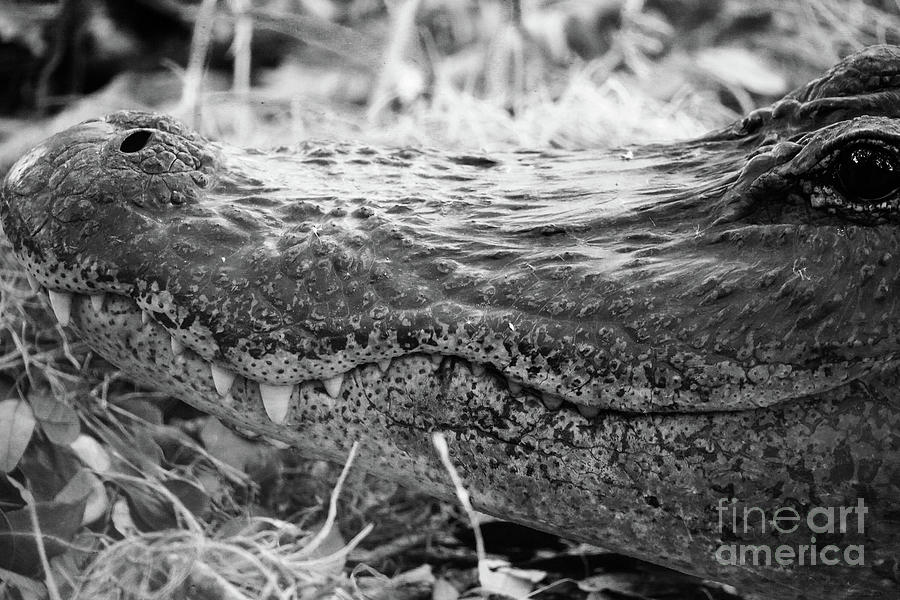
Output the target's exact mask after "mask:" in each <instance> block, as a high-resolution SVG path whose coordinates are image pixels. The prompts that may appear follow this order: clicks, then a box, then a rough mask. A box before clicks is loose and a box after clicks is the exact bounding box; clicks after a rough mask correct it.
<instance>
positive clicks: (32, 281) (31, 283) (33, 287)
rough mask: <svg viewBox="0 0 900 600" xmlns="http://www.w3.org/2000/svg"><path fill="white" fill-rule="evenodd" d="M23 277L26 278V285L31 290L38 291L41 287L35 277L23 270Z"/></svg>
mask: <svg viewBox="0 0 900 600" xmlns="http://www.w3.org/2000/svg"><path fill="white" fill-rule="evenodd" d="M25 279H27V280H28V287H30V288H31V291H32V292H38V291H40V289H41V284H39V283H38V282H37V279H35V278H34V275H32V274H31V273H29V272H28V271H25Z"/></svg>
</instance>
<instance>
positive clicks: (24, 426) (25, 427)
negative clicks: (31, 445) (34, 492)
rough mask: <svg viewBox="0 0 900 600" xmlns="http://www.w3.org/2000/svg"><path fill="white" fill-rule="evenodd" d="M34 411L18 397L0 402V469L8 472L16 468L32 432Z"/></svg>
mask: <svg viewBox="0 0 900 600" xmlns="http://www.w3.org/2000/svg"><path fill="white" fill-rule="evenodd" d="M34 426H35V420H34V413H32V412H31V407H30V406H29V405H28V403H27V402H25V401H24V400H22V399H21V398H20V399H14V400H3V401H2V402H0V470H2V471H3V472H4V473H8V472H10V471H12V470H13V469H15V468H16V465H17V464H19V459H21V458H22V454H24V453H25V448H27V447H28V442H29V441H31V436H32V434H33V433H34Z"/></svg>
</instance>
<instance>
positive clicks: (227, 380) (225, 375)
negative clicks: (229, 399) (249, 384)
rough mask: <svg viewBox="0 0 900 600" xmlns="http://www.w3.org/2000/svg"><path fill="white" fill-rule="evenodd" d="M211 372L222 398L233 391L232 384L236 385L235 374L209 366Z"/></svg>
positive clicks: (216, 366) (215, 366) (218, 367)
mask: <svg viewBox="0 0 900 600" xmlns="http://www.w3.org/2000/svg"><path fill="white" fill-rule="evenodd" d="M209 370H210V372H211V373H212V378H213V383H214V384H215V386H216V391H217V392H219V395H220V396H224V395H225V394H227V393H228V390H230V389H231V384H232V383H234V373H232V372H231V371H229V370H228V369H223V368H222V367H220V366H218V365H214V364H210V365H209Z"/></svg>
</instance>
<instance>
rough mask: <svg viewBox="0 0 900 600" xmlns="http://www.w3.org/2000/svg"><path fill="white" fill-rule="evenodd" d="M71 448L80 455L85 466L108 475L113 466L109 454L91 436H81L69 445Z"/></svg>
mask: <svg viewBox="0 0 900 600" xmlns="http://www.w3.org/2000/svg"><path fill="white" fill-rule="evenodd" d="M69 448H71V449H72V450H73V451H74V452H75V454H77V455H78V458H80V459H81V462H83V463H84V464H85V466H87V467H89V468H91V469H93V470H94V471H96V472H97V473H106V472H107V471H109V468H110V466H112V462H111V461H110V459H109V453H108V452H107V451H106V449H105V448H104V447H103V446H101V445H100V442H98V441H97V440H95V439H94V438H92V437H91V436H89V435H84V434H81V435H79V436H78V437H77V438H75V441H74V442H72V443H71V444H69Z"/></svg>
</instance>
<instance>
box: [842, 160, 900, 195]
mask: <svg viewBox="0 0 900 600" xmlns="http://www.w3.org/2000/svg"><path fill="white" fill-rule="evenodd" d="M837 175H838V178H839V179H840V182H841V187H842V188H843V191H844V193H846V194H847V196H848V199H850V200H862V201H864V202H875V201H877V200H881V199H883V198H884V197H885V196H888V195H890V194H891V193H893V192H894V191H896V190H897V188H900V168H898V165H897V164H896V163H895V161H894V156H893V155H892V154H890V153H889V152H888V151H887V150H884V149H882V148H879V147H862V148H854V149H853V150H851V151H849V152H845V153H844V155H843V156H841V158H840V160H839V161H838V172H837Z"/></svg>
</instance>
